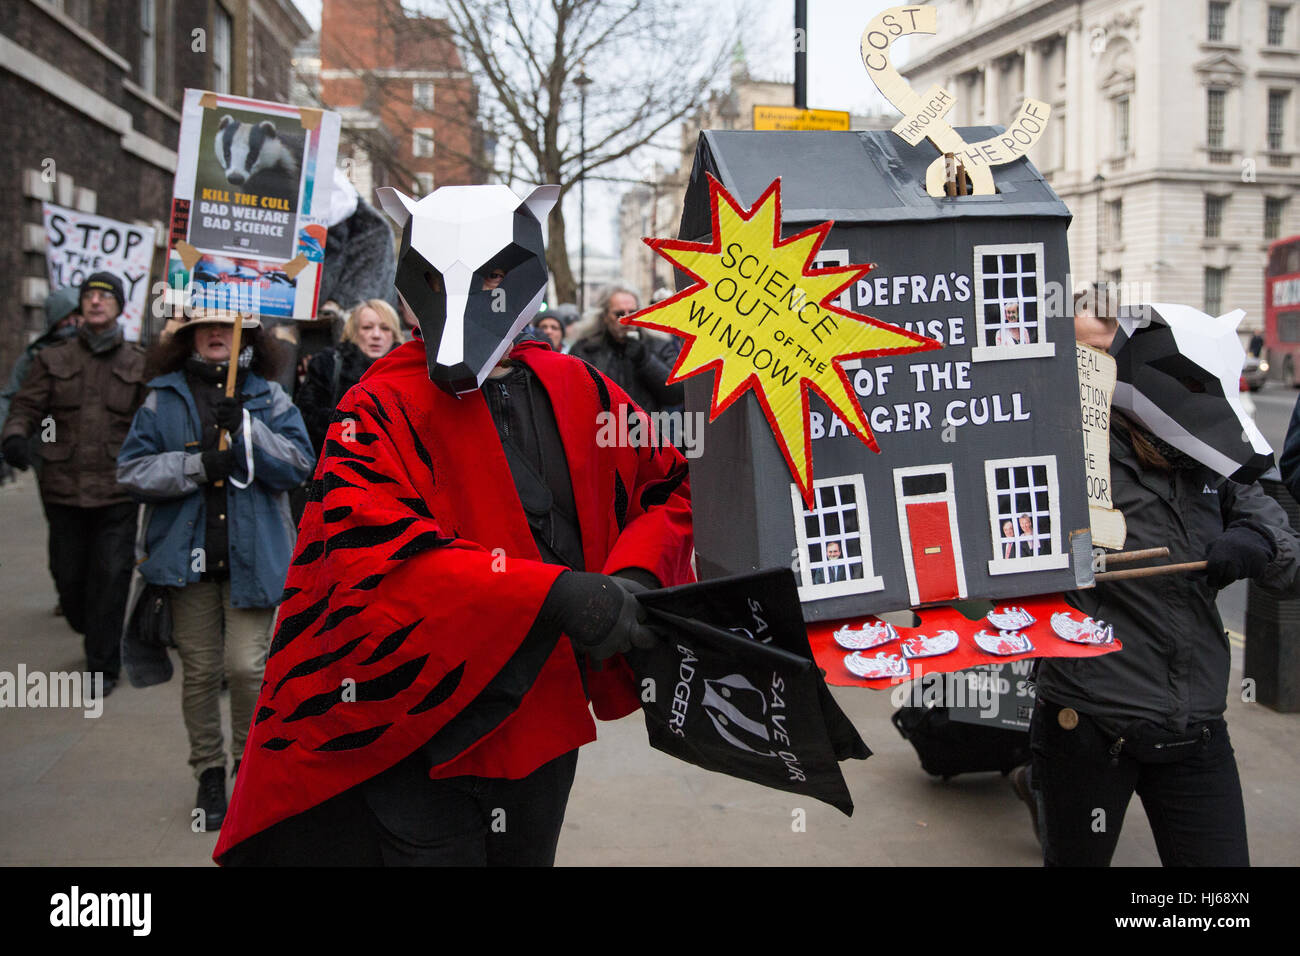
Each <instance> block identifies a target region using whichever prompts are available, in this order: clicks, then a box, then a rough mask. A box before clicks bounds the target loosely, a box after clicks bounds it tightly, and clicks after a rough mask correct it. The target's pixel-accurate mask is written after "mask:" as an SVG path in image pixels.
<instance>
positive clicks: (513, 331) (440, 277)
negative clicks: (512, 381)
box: [378, 185, 560, 395]
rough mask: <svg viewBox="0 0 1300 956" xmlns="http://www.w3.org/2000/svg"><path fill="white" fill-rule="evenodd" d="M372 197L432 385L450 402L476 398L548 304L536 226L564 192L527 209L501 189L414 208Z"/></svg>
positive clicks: (547, 191) (400, 197) (456, 189)
mask: <svg viewBox="0 0 1300 956" xmlns="http://www.w3.org/2000/svg"><path fill="white" fill-rule="evenodd" d="M378 194H379V201H380V203H381V204H382V205H383V207H384V211H385V212H387V213H388V215H390V216H391V217H392V218H393V219H394V221H396V222H397V224H398V225H400V226H401V227H402V245H401V248H400V250H399V251H398V255H397V278H396V282H395V284H396V286H397V292H398V295H399V296H400V297H401V299H402V302H403V304H404V305H405V306H406V307H407V308H408V309H410V311H411V313H412V314H413V315H414V316H415V318H416V319H417V320H418V321H419V323H420V332H421V334H422V335H423V336H424V343H425V350H426V352H427V353H428V361H429V378H430V379H432V380H433V382H434V384H435V385H437V386H438V387H439V388H442V389H443V390H444V391H447V392H450V393H451V394H453V395H459V394H463V393H465V392H472V391H474V390H475V389H477V388H479V387H480V386H481V385H482V384H483V381H484V379H486V378H487V375H488V372H490V371H491V370H492V368H493V366H495V365H496V363H497V361H498V360H499V359H500V358H501V356H502V355H503V354H504V353H505V352H506V350H507V349H508V348H510V345H511V343H512V342H513V341H514V338H515V336H516V335H517V334H518V333H519V332H520V331H521V330H522V329H523V328H524V326H526V325H527V324H528V322H529V320H531V319H532V317H533V316H534V315H535V314H536V312H537V309H538V307H539V306H540V305H541V303H542V298H543V297H544V296H545V294H546V278H547V275H546V247H545V243H544V241H543V238H542V223H543V222H545V220H546V217H547V215H548V214H549V213H550V211H551V208H552V207H553V206H554V205H555V202H556V200H557V199H559V196H560V187H559V186H538V187H536V188H535V189H534V190H533V191H532V192H531V193H529V195H528V197H527V198H526V199H520V198H519V197H518V196H516V195H515V194H514V193H513V192H511V191H510V190H509V189H508V188H507V187H505V186H500V185H492V186H444V187H442V188H441V189H435V190H434V191H433V192H432V193H430V194H429V195H428V196H425V197H424V198H423V199H420V200H415V199H412V198H411V197H410V196H406V195H404V194H402V193H401V192H399V191H398V190H396V189H393V188H392V187H391V186H386V187H384V188H383V189H380V190H379V191H378ZM498 270H500V272H504V277H503V278H502V279H501V281H500V283H499V284H497V285H496V286H495V288H493V287H490V283H489V280H490V279H491V278H492V276H493V273H494V272H497V271H498Z"/></svg>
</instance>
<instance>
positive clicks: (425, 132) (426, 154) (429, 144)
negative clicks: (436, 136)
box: [411, 126, 433, 159]
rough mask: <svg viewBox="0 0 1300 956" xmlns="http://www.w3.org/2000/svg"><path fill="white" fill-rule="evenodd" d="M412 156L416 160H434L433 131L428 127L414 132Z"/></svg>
mask: <svg viewBox="0 0 1300 956" xmlns="http://www.w3.org/2000/svg"><path fill="white" fill-rule="evenodd" d="M411 155H412V156H414V157H415V158H416V159H432V158H433V130H432V129H430V128H429V127H427V126H424V127H420V128H418V129H415V130H412V137H411Z"/></svg>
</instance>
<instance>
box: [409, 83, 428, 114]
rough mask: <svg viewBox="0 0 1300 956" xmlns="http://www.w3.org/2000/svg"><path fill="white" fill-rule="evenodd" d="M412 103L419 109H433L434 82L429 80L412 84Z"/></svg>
mask: <svg viewBox="0 0 1300 956" xmlns="http://www.w3.org/2000/svg"><path fill="white" fill-rule="evenodd" d="M411 103H412V104H413V105H414V106H415V108H416V109H417V110H432V109H433V84H432V83H429V82H421V83H413V84H412V85H411Z"/></svg>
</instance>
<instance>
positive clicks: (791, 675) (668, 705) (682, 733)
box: [628, 569, 871, 816]
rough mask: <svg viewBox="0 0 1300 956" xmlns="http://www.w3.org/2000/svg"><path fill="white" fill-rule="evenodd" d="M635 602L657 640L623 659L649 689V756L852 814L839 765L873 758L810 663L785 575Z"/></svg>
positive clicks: (691, 587)
mask: <svg viewBox="0 0 1300 956" xmlns="http://www.w3.org/2000/svg"><path fill="white" fill-rule="evenodd" d="M638 597H639V599H640V601H641V603H642V605H643V606H644V607H645V608H646V609H647V610H648V611H649V612H650V617H651V622H652V623H653V624H655V625H656V626H655V630H656V631H657V632H658V633H659V634H660V635H661V636H662V637H663V640H661V641H659V642H658V643H656V645H655V646H654V647H653V648H650V649H648V650H637V651H634V652H632V653H631V654H629V655H628V658H629V660H630V661H631V663H632V667H633V670H635V671H636V676H637V679H638V681H639V682H641V683H642V686H643V687H650V688H653V691H654V692H653V693H652V694H646V693H643V694H642V695H641V696H642V704H641V708H642V710H643V711H644V713H645V722H646V729H647V730H648V731H649V735H650V746H652V747H654V748H655V749H656V750H662V751H663V752H664V753H666V754H669V755H671V756H674V757H677V758H678V759H679V760H685V761H686V762H687V763H692V764H695V765H696V766H698V767H703V768H704V769H705V770H716V771H718V772H719V773H725V774H728V775H730V776H733V777H740V778H741V779H743V780H751V781H753V782H754V783H759V784H762V785H763V786H765V787H774V788H776V789H778V790H788V791H790V792H791V793H802V794H807V795H808V796H810V797H815V798H816V799H818V800H823V801H825V802H826V803H829V804H830V805H831V806H833V807H835V808H836V809H838V810H841V811H842V812H844V813H845V814H848V815H850V816H851V815H852V814H853V800H852V798H851V797H850V796H849V789H848V787H847V786H846V785H845V783H844V776H843V774H841V773H840V767H839V761H841V760H848V759H850V758H856V759H864V758H866V757H869V756H871V751H870V750H868V749H867V745H866V744H864V743H863V742H862V738H861V737H859V736H858V732H857V731H856V730H855V729H854V727H853V725H852V724H851V723H849V720H848V718H847V717H845V716H844V713H843V711H841V710H840V708H839V705H838V704H836V703H835V700H834V698H833V697H831V694H830V691H829V690H827V688H826V682H825V681H824V680H823V679H822V675H821V672H820V671H819V670H818V669H817V667H816V666H815V665H814V664H813V659H812V650H811V649H810V648H809V646H808V632H807V631H806V630H805V628H804V623H803V616H802V614H801V613H800V610H799V595H798V591H797V590H796V586H795V580H794V575H793V574H792V573H791V572H790V571H789V570H788V569H777V570H772V571H760V572H757V573H755V574H745V575H737V576H735V577H729V578H722V579H719V580H715V581H708V582H704V583H701V584H687V585H683V586H681V587H675V588H665V589H663V590H660V591H651V592H646V593H643V594H640V595H638ZM647 679H648V680H651V681H653V683H652V684H649V685H647V684H645V681H646V680H647ZM647 696H648V697H651V698H652V699H651V700H648V701H647V700H646V699H645V698H646V697H647Z"/></svg>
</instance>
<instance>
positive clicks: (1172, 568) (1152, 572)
mask: <svg viewBox="0 0 1300 956" xmlns="http://www.w3.org/2000/svg"><path fill="white" fill-rule="evenodd" d="M1206 564H1207V562H1205V561H1188V562H1187V563H1185V564H1158V565H1156V566H1155V567H1153V568H1125V569H1124V570H1123V571H1102V572H1101V573H1100V574H1095V575H1093V579H1094V580H1096V581H1120V580H1123V579H1124V578H1152V577H1155V576H1156V575H1158V574H1186V573H1187V572H1189V571H1204V570H1205V567H1206Z"/></svg>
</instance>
